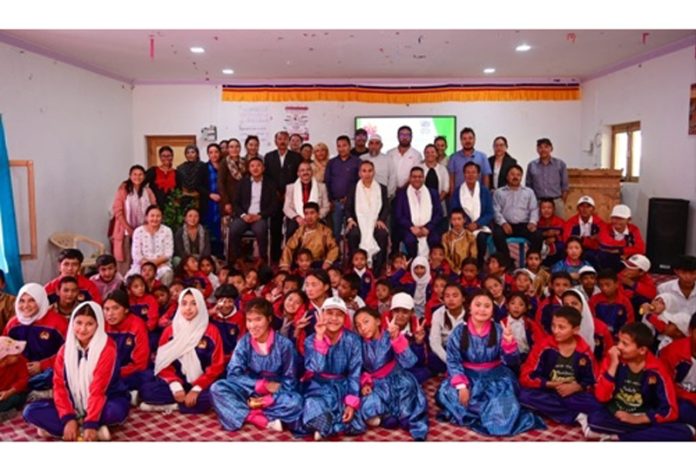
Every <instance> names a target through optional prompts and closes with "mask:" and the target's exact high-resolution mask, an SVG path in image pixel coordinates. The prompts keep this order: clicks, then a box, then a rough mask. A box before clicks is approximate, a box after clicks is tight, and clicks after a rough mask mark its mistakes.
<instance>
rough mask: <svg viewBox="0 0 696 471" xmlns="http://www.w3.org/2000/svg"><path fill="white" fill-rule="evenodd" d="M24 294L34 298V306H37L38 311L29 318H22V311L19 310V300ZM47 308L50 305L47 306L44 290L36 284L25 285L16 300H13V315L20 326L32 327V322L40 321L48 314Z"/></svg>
mask: <svg viewBox="0 0 696 471" xmlns="http://www.w3.org/2000/svg"><path fill="white" fill-rule="evenodd" d="M25 294H28V295H29V296H31V297H32V298H34V301H36V304H38V306H39V310H38V311H37V312H36V314H34V315H33V316H31V317H24V315H23V314H22V311H20V309H19V298H21V297H22V296H23V295H25ZM49 307H50V305H49V304H48V296H47V295H46V290H45V289H44V287H43V286H41V285H40V284H38V283H27V284H26V285H24V286H22V288H21V289H20V290H19V293H18V294H17V298H16V299H15V315H16V316H17V320H18V321H19V323H20V324H22V325H32V324H33V323H34V322H36V321H38V320H40V319H42V318H43V317H44V316H45V315H46V314H47V313H48V308H49Z"/></svg>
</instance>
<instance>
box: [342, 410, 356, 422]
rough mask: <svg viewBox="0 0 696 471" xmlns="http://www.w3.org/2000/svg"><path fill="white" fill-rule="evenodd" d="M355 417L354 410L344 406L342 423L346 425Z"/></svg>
mask: <svg viewBox="0 0 696 471" xmlns="http://www.w3.org/2000/svg"><path fill="white" fill-rule="evenodd" d="M354 415H355V409H353V408H352V407H351V406H346V408H345V409H343V423H344V424H347V423H348V422H350V421H351V420H353V416H354Z"/></svg>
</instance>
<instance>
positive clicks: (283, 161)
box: [264, 131, 302, 263]
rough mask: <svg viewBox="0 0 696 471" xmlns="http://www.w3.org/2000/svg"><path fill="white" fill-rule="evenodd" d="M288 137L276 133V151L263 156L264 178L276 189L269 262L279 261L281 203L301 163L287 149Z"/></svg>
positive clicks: (281, 221)
mask: <svg viewBox="0 0 696 471" xmlns="http://www.w3.org/2000/svg"><path fill="white" fill-rule="evenodd" d="M289 142H290V135H289V134H288V132H287V131H278V132H277V133H276V134H275V145H276V150H274V151H271V152H269V153H268V154H266V155H265V156H264V164H265V166H266V170H265V176H266V178H268V179H269V180H271V181H272V182H273V185H274V187H275V189H276V192H277V194H276V200H277V204H276V205H275V206H274V213H273V215H272V216H271V262H272V263H278V260H280V254H281V250H280V246H281V243H282V241H283V234H282V232H283V202H284V201H285V187H286V186H287V185H288V183H292V182H294V181H295V180H296V179H297V167H299V165H300V162H301V161H302V156H301V155H300V154H298V153H297V152H293V151H291V150H289V149H288V144H289Z"/></svg>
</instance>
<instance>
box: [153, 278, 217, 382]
mask: <svg viewBox="0 0 696 471" xmlns="http://www.w3.org/2000/svg"><path fill="white" fill-rule="evenodd" d="M187 294H192V295H193V299H194V300H195V301H196V308H197V309H198V314H196V317H194V318H193V319H192V320H191V321H187V320H186V319H185V318H184V315H183V314H182V312H181V309H182V308H181V301H182V300H183V299H184V296H186V295H187ZM207 328H208V308H207V307H206V305H205V299H204V298H203V294H202V293H201V292H200V291H198V290H197V289H195V288H186V289H185V290H183V291H182V292H181V294H180V295H179V307H178V308H177V310H176V314H175V315H174V320H172V332H173V337H172V339H171V340H170V341H169V342H167V343H165V344H164V345H162V346H161V347H159V348H158V349H157V356H156V357H155V374H158V373H159V372H160V371H162V370H163V369H165V368H166V367H168V366H169V365H171V364H172V363H173V362H174V360H179V361H180V362H181V371H182V372H183V373H184V375H185V376H186V381H188V382H189V383H193V382H194V381H196V380H197V379H198V377H199V376H200V375H202V374H203V367H202V366H201V361H200V360H199V359H198V355H196V346H197V345H198V343H199V342H200V341H201V339H202V338H203V334H205V331H206V329H207Z"/></svg>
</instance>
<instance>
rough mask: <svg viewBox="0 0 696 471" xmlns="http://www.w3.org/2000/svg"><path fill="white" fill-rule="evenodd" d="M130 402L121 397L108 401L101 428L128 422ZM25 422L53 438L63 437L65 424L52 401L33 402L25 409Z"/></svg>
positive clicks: (101, 419)
mask: <svg viewBox="0 0 696 471" xmlns="http://www.w3.org/2000/svg"><path fill="white" fill-rule="evenodd" d="M129 408H130V402H129V401H128V398H127V397H124V396H122V395H119V396H117V397H114V398H109V399H107V401H106V403H105V404H104V409H102V414H101V417H100V419H99V426H102V425H117V424H120V423H122V422H124V421H125V420H126V418H127V417H128V409H129ZM24 420H26V421H27V422H29V423H30V424H32V425H35V426H37V427H39V428H42V429H44V430H46V431H47V432H48V433H50V434H51V435H53V436H56V437H62V436H63V429H64V428H65V424H63V422H62V421H61V420H60V417H58V409H56V405H55V403H54V402H53V401H52V400H51V399H45V400H41V401H36V402H32V403H30V404H28V405H27V407H25V408H24Z"/></svg>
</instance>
